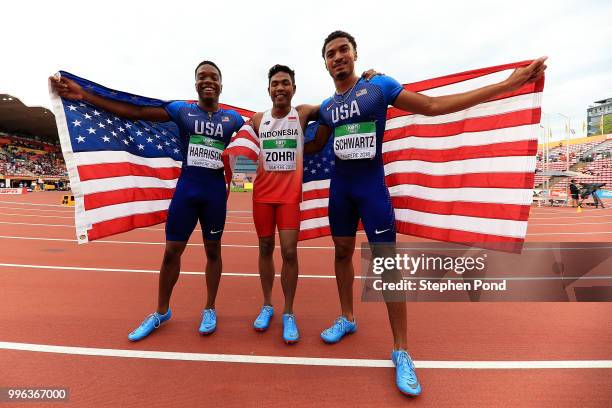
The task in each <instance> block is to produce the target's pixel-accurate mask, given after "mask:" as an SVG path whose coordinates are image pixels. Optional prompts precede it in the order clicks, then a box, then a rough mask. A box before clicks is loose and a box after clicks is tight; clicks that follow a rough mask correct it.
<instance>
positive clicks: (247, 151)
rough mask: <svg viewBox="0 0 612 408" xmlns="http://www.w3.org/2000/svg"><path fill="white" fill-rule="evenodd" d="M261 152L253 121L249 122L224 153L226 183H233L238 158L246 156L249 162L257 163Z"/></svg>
mask: <svg viewBox="0 0 612 408" xmlns="http://www.w3.org/2000/svg"><path fill="white" fill-rule="evenodd" d="M259 151H260V146H259V137H258V136H257V134H256V133H255V129H253V125H252V123H251V121H247V122H246V123H245V124H244V125H242V127H241V128H240V129H239V130H238V132H236V134H235V135H234V136H233V137H232V139H231V140H230V143H229V144H228V145H227V147H226V148H225V150H224V151H223V155H222V158H223V164H224V167H225V182H226V183H227V184H229V183H230V182H231V181H232V177H233V172H234V167H235V165H236V159H237V157H238V156H245V157H246V158H248V159H249V160H251V161H254V162H255V163H257V161H258V160H259ZM228 191H229V189H228Z"/></svg>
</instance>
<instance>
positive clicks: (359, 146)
mask: <svg viewBox="0 0 612 408" xmlns="http://www.w3.org/2000/svg"><path fill="white" fill-rule="evenodd" d="M334 153H335V154H336V157H338V158H339V159H341V160H356V159H371V158H373V157H374V156H376V124H375V123H374V122H361V123H350V124H346V125H342V126H338V127H337V128H336V129H335V131H334Z"/></svg>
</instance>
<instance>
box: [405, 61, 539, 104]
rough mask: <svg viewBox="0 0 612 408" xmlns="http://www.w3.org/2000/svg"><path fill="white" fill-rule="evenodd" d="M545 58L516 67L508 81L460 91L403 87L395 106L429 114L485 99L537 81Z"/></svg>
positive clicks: (480, 101) (477, 102)
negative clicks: (427, 91)
mask: <svg viewBox="0 0 612 408" xmlns="http://www.w3.org/2000/svg"><path fill="white" fill-rule="evenodd" d="M545 61H546V57H542V58H538V59H537V60H535V61H533V62H532V63H531V64H530V65H528V66H526V67H522V68H517V69H515V70H514V72H513V73H512V74H511V75H510V76H509V77H508V78H507V79H506V80H505V81H502V82H499V83H497V84H493V85H489V86H485V87H482V88H478V89H474V90H473V91H469V92H464V93H460V94H454V95H445V96H436V97H432V96H427V95H422V94H419V93H416V92H410V91H406V90H403V91H401V92H400V93H399V95H398V96H397V98H396V99H395V102H394V103H393V106H395V107H396V108H398V109H401V110H405V111H409V112H412V113H417V114H421V115H427V116H434V115H444V114H447V113H452V112H457V111H460V110H463V109H467V108H470V107H472V106H474V105H478V104H479V103H482V102H485V101H487V100H489V99H491V98H493V97H495V96H497V95H499V94H501V93H504V92H511V91H514V90H516V89H518V88H520V87H521V86H523V85H525V84H528V83H532V82H536V81H538V80H539V79H540V78H541V77H542V75H544V70H546V65H545V64H544V62H545Z"/></svg>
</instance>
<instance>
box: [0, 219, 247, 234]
mask: <svg viewBox="0 0 612 408" xmlns="http://www.w3.org/2000/svg"><path fill="white" fill-rule="evenodd" d="M0 224H8V225H29V226H32V227H66V228H74V225H73V224H36V223H29V222H10V221H0ZM226 224H227V222H226ZM137 229H138V230H147V231H165V228H151V227H143V228H137ZM194 231H199V232H201V231H202V229H200V228H196V229H195V230H194ZM226 232H240V233H252V234H256V231H253V230H248V231H240V230H224V231H223V233H226Z"/></svg>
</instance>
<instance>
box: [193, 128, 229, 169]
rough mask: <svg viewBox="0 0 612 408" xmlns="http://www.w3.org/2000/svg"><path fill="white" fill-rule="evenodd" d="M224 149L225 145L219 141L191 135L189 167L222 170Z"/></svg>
mask: <svg viewBox="0 0 612 408" xmlns="http://www.w3.org/2000/svg"><path fill="white" fill-rule="evenodd" d="M224 149H225V145H224V144H223V142H221V141H219V140H215V139H212V138H210V137H206V136H202V135H191V136H190V137H189V148H188V149H187V165H188V166H194V167H205V168H207V169H221V168H223V161H221V154H222V153H223V150H224Z"/></svg>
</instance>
